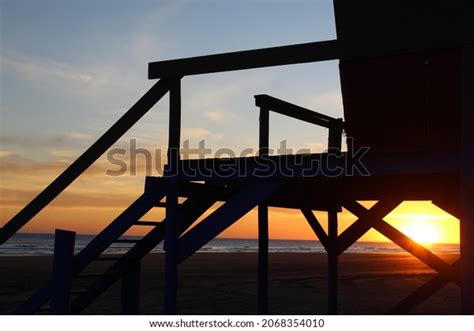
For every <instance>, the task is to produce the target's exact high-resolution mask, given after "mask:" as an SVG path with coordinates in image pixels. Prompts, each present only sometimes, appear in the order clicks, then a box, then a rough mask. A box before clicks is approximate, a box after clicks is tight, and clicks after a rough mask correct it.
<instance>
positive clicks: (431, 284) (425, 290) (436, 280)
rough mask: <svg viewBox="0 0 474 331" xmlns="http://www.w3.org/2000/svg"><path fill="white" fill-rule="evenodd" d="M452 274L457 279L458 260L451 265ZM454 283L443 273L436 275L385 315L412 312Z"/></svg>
mask: <svg viewBox="0 0 474 331" xmlns="http://www.w3.org/2000/svg"><path fill="white" fill-rule="evenodd" d="M451 268H452V269H453V273H455V275H456V278H459V260H458V261H456V262H454V263H453V264H452V265H451ZM452 281H454V279H453V278H452V277H450V275H447V274H445V273H441V274H437V275H436V276H434V277H433V278H432V279H430V280H429V281H428V282H426V283H425V284H423V285H422V286H421V287H419V288H417V289H416V290H415V291H414V292H413V293H411V294H410V295H408V296H407V297H406V298H404V299H403V300H401V301H400V302H399V303H397V304H396V305H395V306H393V307H392V308H391V309H389V310H388V311H387V314H392V315H405V314H408V313H409V312H410V311H411V310H413V309H414V308H415V307H416V306H418V305H420V304H421V303H423V302H424V301H425V300H427V299H428V298H430V297H431V296H432V295H433V294H435V293H436V292H437V291H439V290H440V289H442V288H443V287H445V286H446V285H448V284H449V283H450V282H452Z"/></svg>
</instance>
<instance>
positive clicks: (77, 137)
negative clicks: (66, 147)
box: [64, 131, 93, 140]
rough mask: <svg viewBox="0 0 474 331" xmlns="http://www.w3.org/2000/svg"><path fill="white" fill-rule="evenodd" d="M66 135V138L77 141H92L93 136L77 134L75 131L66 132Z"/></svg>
mask: <svg viewBox="0 0 474 331" xmlns="http://www.w3.org/2000/svg"><path fill="white" fill-rule="evenodd" d="M64 135H65V136H66V137H71V138H75V139H86V140H89V139H92V138H93V136H92V135H90V134H87V133H83V132H75V131H67V132H64Z"/></svg>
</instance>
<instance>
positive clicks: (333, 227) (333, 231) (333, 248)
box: [327, 208, 338, 315]
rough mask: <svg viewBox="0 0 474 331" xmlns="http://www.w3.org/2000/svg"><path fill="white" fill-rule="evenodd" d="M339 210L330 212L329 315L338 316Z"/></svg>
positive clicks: (328, 250)
mask: <svg viewBox="0 0 474 331" xmlns="http://www.w3.org/2000/svg"><path fill="white" fill-rule="evenodd" d="M337 231H338V226H337V210H336V209H335V208H334V210H330V211H328V243H329V245H328V247H327V248H328V249H327V254H328V313H329V314H332V315H335V314H337V278H338V250H337Z"/></svg>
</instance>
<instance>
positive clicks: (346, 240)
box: [338, 200, 402, 255]
mask: <svg viewBox="0 0 474 331" xmlns="http://www.w3.org/2000/svg"><path fill="white" fill-rule="evenodd" d="M400 203H402V200H380V201H379V202H377V203H376V204H375V205H374V206H372V208H370V209H366V208H364V206H362V205H361V204H359V203H358V202H356V201H351V202H345V203H344V204H343V206H344V207H345V208H346V209H347V210H348V211H349V212H351V213H352V214H354V215H355V216H357V217H359V219H358V220H357V221H355V222H354V223H352V224H351V225H350V226H349V227H348V228H347V229H346V230H345V231H344V232H343V233H341V234H340V235H339V239H338V255H341V254H342V253H344V252H345V251H346V249H348V248H349V247H351V246H352V245H353V244H354V243H355V242H356V241H357V240H359V239H360V237H362V236H363V235H364V234H365V233H366V232H367V231H369V230H370V229H371V228H372V225H373V224H374V222H375V221H376V220H377V219H382V218H384V217H385V216H387V215H388V214H389V213H390V212H391V211H392V210H393V209H395V208H396V207H397V206H398V205H399V204H400Z"/></svg>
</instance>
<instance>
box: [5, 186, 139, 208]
mask: <svg viewBox="0 0 474 331" xmlns="http://www.w3.org/2000/svg"><path fill="white" fill-rule="evenodd" d="M38 193H39V192H37V191H35V190H21V189H5V188H4V189H1V190H0V204H1V205H2V206H10V207H12V206H24V205H25V203H27V202H28V201H31V200H32V199H33V198H34V197H35V196H36V195H37V194H38ZM135 198H136V194H131V193H116V192H114V194H110V192H63V193H62V194H61V195H60V196H59V197H58V198H57V199H56V200H55V201H54V202H53V203H52V205H51V206H54V207H84V208H91V207H93V208H113V207H124V206H126V205H127V204H129V203H130V201H133V199H135Z"/></svg>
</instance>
